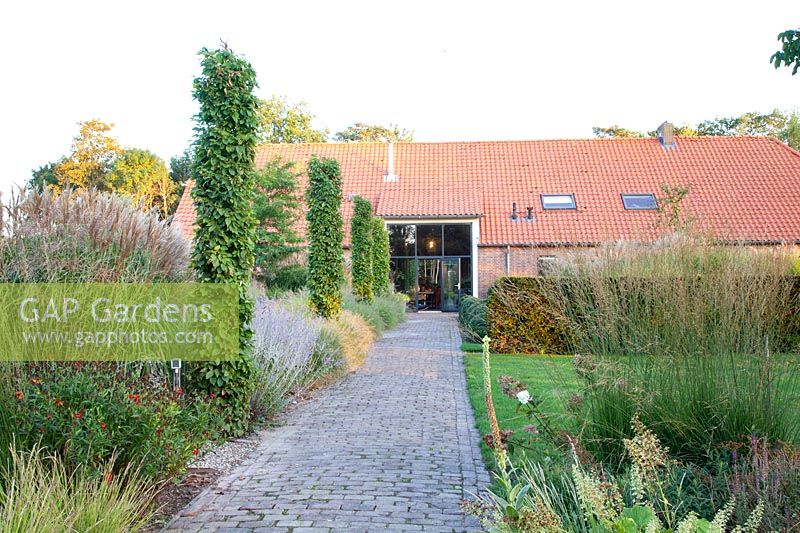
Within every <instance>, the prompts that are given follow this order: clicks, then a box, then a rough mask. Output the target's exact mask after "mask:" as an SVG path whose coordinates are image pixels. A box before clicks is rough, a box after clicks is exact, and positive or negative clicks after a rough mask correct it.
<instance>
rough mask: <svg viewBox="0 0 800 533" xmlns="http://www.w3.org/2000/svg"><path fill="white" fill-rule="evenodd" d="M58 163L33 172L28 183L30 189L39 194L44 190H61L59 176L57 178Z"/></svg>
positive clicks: (49, 164)
mask: <svg viewBox="0 0 800 533" xmlns="http://www.w3.org/2000/svg"><path fill="white" fill-rule="evenodd" d="M56 165H58V163H57V162H54V163H47V164H46V165H42V166H40V167H39V168H37V169H36V170H32V171H31V179H30V180H29V181H28V187H29V188H30V189H33V190H35V191H37V192H42V191H43V190H44V189H53V188H59V182H58V176H56Z"/></svg>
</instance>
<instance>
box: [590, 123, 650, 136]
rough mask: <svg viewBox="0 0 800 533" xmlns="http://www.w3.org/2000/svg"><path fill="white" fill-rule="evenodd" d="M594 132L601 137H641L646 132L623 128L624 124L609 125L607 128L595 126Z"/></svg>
mask: <svg viewBox="0 0 800 533" xmlns="http://www.w3.org/2000/svg"><path fill="white" fill-rule="evenodd" d="M592 133H594V135H595V137H600V138H601V139H609V138H617V139H620V138H624V139H635V138H639V137H644V133H642V132H639V131H634V130H629V129H627V128H623V127H622V126H608V127H606V128H602V127H599V126H595V127H593V128H592Z"/></svg>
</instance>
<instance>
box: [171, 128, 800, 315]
mask: <svg viewBox="0 0 800 533" xmlns="http://www.w3.org/2000/svg"><path fill="white" fill-rule="evenodd" d="M659 132H660V135H659V137H658V138H642V139H588V140H542V141H497V142H495V141H488V142H442V143H421V142H420V143H418V142H412V143H388V144H386V143H349V144H283V145H262V146H260V147H259V148H258V151H257V156H256V166H257V167H263V166H264V164H265V163H266V162H268V161H270V160H273V159H275V158H280V159H281V160H283V161H294V162H296V164H297V167H296V168H297V169H298V171H303V170H304V169H305V168H306V164H307V161H308V160H309V158H310V157H311V156H312V155H317V156H319V157H322V158H328V157H330V158H335V159H336V160H337V161H338V162H339V164H340V166H341V170H342V177H343V183H344V185H343V196H344V198H343V204H342V205H343V208H342V209H343V215H344V219H345V226H346V227H345V235H349V220H350V218H351V216H352V213H353V203H352V198H353V197H354V196H355V195H359V196H362V197H364V198H366V199H368V200H369V201H370V202H372V205H373V207H374V209H375V214H376V215H377V216H379V217H381V218H383V219H384V220H385V222H386V224H387V228H388V230H389V233H390V240H391V253H392V279H393V280H394V284H395V287H396V288H397V290H399V291H402V292H405V293H407V294H408V295H409V296H411V298H412V306H413V307H414V308H416V309H441V310H445V311H446V310H455V309H457V306H458V299H459V296H460V295H464V294H474V295H481V296H482V295H485V293H486V291H487V289H488V287H489V286H490V285H491V284H492V282H493V281H494V280H495V279H497V278H498V277H499V276H503V275H509V274H510V275H534V274H537V273H539V272H540V271H542V270H543V269H545V268H546V267H547V265H548V264H550V262H551V261H553V260H554V259H556V258H559V257H563V256H565V255H568V254H573V253H585V252H586V251H587V250H591V248H592V247H596V246H597V245H598V244H600V243H603V242H607V241H616V240H647V239H652V238H655V237H657V236H658V234H659V233H658V232H659V231H663V230H659V220H662V219H663V216H664V215H663V213H661V212H660V211H659V209H658V207H659V202H661V204H663V203H664V201H663V197H664V192H663V189H662V187H663V186H668V187H681V188H688V190H689V192H688V194H687V195H686V196H685V197H684V198H683V200H681V201H680V204H679V206H680V210H681V211H682V212H684V213H686V214H688V215H689V216H691V218H692V220H693V227H695V228H696V229H699V230H702V231H704V232H706V233H707V234H710V235H713V236H714V237H716V238H717V239H719V240H721V241H726V242H743V243H749V244H752V245H780V244H792V245H794V244H799V243H800V153H798V152H796V151H794V150H792V149H791V148H789V147H787V146H786V145H784V144H782V143H781V142H779V141H778V140H776V139H772V138H766V137H685V138H684V137H674V136H673V135H672V128H671V125H670V124H668V123H664V124H663V125H662V126H661V128H660V129H659ZM300 179H301V181H303V185H304V184H305V180H306V177H305V176H302V177H301V178H300ZM193 221H194V209H193V207H192V202H191V196H190V194H189V192H188V191H187V192H186V193H185V194H184V196H183V198H182V199H181V203H180V206H179V208H178V211H177V213H176V216H175V222H176V223H177V224H179V225H180V226H181V228H182V230H183V231H184V233H185V234H186V235H187V237H191V235H192V224H193ZM301 226H304V224H301ZM300 229H301V231H302V230H303V228H302V227H301V228H300ZM347 247H348V243H347V242H346V243H345V248H347Z"/></svg>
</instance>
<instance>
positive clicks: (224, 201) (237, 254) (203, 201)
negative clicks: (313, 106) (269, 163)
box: [189, 46, 258, 435]
mask: <svg viewBox="0 0 800 533" xmlns="http://www.w3.org/2000/svg"><path fill="white" fill-rule="evenodd" d="M200 56H201V58H202V59H201V66H202V69H203V71H202V74H201V75H200V76H198V77H197V78H196V79H195V80H194V97H195V99H197V101H198V102H199V103H200V112H199V113H198V114H197V116H196V117H195V121H196V123H197V125H196V126H195V132H196V134H195V142H194V151H195V161H194V165H193V172H194V178H195V187H194V190H193V191H192V197H193V198H194V205H195V208H196V209H197V230H196V232H195V240H194V249H193V251H192V266H193V268H194V270H195V272H196V273H197V277H198V279H199V281H201V282H205V283H235V284H237V285H238V287H239V359H238V360H236V361H225V362H209V363H203V364H198V365H193V366H192V367H191V368H190V374H189V382H190V384H191V386H192V388H193V389H194V390H195V391H196V392H199V393H205V394H208V395H209V396H212V397H214V396H216V397H218V398H219V400H217V401H219V402H220V403H221V407H222V409H221V412H222V415H223V420H222V427H221V428H220V429H221V430H222V431H224V432H225V433H227V434H229V435H241V434H242V433H244V432H245V431H246V430H247V427H248V424H249V420H250V394H251V392H252V388H253V378H254V375H255V366H254V364H253V360H252V357H251V350H252V336H253V334H252V331H251V330H250V323H251V321H252V318H253V301H252V299H251V298H250V296H249V294H248V291H249V287H250V277H251V275H252V270H253V249H254V239H255V218H254V216H253V205H252V204H253V191H254V180H255V174H254V160H255V148H256V143H257V141H258V136H257V132H258V115H257V112H256V109H257V101H256V97H255V96H254V95H253V89H254V88H255V87H256V73H255V71H254V70H253V68H252V67H251V66H250V63H248V62H247V61H245V60H244V59H242V58H240V57H238V56H236V55H235V54H234V53H233V52H232V51H231V50H229V49H228V48H227V46H226V47H224V48H222V49H219V50H208V49H205V48H204V49H203V50H201V51H200Z"/></svg>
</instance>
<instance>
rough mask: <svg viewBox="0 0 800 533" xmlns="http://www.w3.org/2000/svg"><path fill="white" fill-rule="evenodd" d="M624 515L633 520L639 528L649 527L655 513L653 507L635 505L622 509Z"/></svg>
mask: <svg viewBox="0 0 800 533" xmlns="http://www.w3.org/2000/svg"><path fill="white" fill-rule="evenodd" d="M622 516H624V517H627V518H630V519H631V520H633V521H634V522H635V523H636V525H637V526H638V527H639V528H645V527H647V524H649V523H650V521H651V520H653V518H655V515H654V514H653V511H652V509H649V508H647V507H644V506H643V505H634V506H633V507H626V508H625V509H623V511H622Z"/></svg>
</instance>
